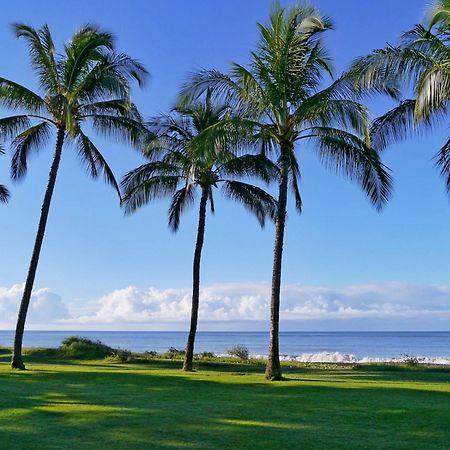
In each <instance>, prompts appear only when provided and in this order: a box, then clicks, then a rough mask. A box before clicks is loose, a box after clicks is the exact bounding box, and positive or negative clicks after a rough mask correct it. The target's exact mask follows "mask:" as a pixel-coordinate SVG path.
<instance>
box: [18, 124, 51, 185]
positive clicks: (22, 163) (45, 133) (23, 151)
mask: <svg viewBox="0 0 450 450" xmlns="http://www.w3.org/2000/svg"><path fill="white" fill-rule="evenodd" d="M50 133H51V129H50V125H49V124H48V122H41V123H39V124H37V125H34V126H32V127H30V128H28V129H27V130H25V131H22V133H20V134H19V135H17V136H16V138H15V139H14V140H13V141H12V144H11V145H12V148H13V156H12V158H11V177H12V179H13V180H19V179H20V178H22V177H23V176H25V174H26V173H27V164H28V158H29V156H30V155H31V154H32V153H33V152H38V151H39V150H40V149H41V148H42V146H43V145H45V144H46V143H47V142H48V140H49V138H50Z"/></svg>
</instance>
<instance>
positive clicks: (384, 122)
mask: <svg viewBox="0 0 450 450" xmlns="http://www.w3.org/2000/svg"><path fill="white" fill-rule="evenodd" d="M449 18H450V2H449V1H448V0H442V1H440V2H437V3H436V4H435V5H434V6H433V7H432V8H431V9H430V10H429V22H428V23H427V24H425V26H424V25H420V24H418V25H415V26H414V27H413V28H412V29H411V30H410V31H408V32H406V33H404V34H403V35H402V36H401V39H400V42H399V44H398V45H397V46H391V45H388V46H387V47H385V48H382V49H378V50H375V51H374V52H373V53H372V54H370V55H368V56H364V57H362V58H358V59H357V60H356V61H355V62H354V63H353V65H352V67H351V68H350V70H349V72H348V74H347V77H348V79H349V80H352V82H353V83H354V85H355V86H356V87H358V88H360V89H362V90H365V89H371V88H373V87H374V86H377V87H378V88H379V89H380V90H382V89H383V88H384V87H385V86H393V85H397V87H398V88H403V91H404V92H408V93H409V92H413V93H414V95H413V96H411V97H413V98H406V99H403V100H402V101H400V102H399V104H398V105H397V106H396V107H394V108H393V109H392V110H390V111H388V112H387V113H385V114H383V115H382V116H381V117H379V118H377V119H376V120H375V121H374V122H373V124H372V127H371V135H372V142H373V143H374V144H375V145H376V146H377V147H378V148H379V149H384V148H386V147H388V146H389V145H390V144H392V143H393V142H395V141H398V140H402V139H405V138H407V137H409V136H411V135H413V134H415V133H419V132H422V131H426V130H427V129H431V128H432V127H434V126H435V125H438V124H441V123H442V122H445V121H447V120H448V112H449V106H450V70H449V67H450V19H449ZM435 161H436V166H437V167H438V169H439V170H440V173H441V175H442V176H443V177H444V179H445V181H446V188H447V191H448V193H449V194H450V138H449V139H448V140H447V142H446V143H445V144H444V145H443V146H442V148H441V149H440V150H439V151H438V153H437V154H436V156H435Z"/></svg>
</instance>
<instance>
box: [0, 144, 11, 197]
mask: <svg viewBox="0 0 450 450" xmlns="http://www.w3.org/2000/svg"><path fill="white" fill-rule="evenodd" d="M4 153H5V152H4V150H3V147H2V146H0V155H3V154H4ZM8 199H9V191H8V189H6V187H5V186H3V184H0V202H1V203H6V202H7V201H8Z"/></svg>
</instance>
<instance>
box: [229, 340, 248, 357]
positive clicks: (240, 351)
mask: <svg viewBox="0 0 450 450" xmlns="http://www.w3.org/2000/svg"><path fill="white" fill-rule="evenodd" d="M227 353H228V354H229V355H231V356H236V357H237V358H239V359H240V360H241V361H248V358H249V355H250V352H249V350H248V347H246V346H245V345H241V344H239V345H235V346H234V347H232V348H230V349H228V350H227Z"/></svg>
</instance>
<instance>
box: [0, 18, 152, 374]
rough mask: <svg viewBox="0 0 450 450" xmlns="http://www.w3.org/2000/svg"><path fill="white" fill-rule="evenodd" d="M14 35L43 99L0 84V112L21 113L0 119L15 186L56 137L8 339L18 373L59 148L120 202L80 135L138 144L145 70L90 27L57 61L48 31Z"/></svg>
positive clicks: (104, 167) (102, 163)
mask: <svg viewBox="0 0 450 450" xmlns="http://www.w3.org/2000/svg"><path fill="white" fill-rule="evenodd" d="M14 30H15V33H16V36H17V37H18V38H23V39H25V41H26V43H27V45H28V49H29V54H30V57H31V66H32V68H33V70H34V72H35V74H36V75H37V77H38V81H39V88H40V91H41V94H39V93H36V92H33V91H31V90H30V89H27V88H26V87H24V86H22V85H20V84H18V83H15V82H14V81H11V80H7V79H5V78H0V105H2V106H4V107H6V108H9V109H12V110H16V111H18V112H19V113H20V114H18V115H14V116H10V117H5V118H3V119H0V129H1V130H2V137H3V138H4V139H11V140H12V150H13V156H12V162H11V173H12V178H13V180H19V179H20V178H22V177H24V176H25V174H26V172H27V163H28V157H29V156H30V155H31V154H32V153H33V152H37V151H39V150H40V149H42V147H44V146H45V145H46V144H47V142H48V141H49V140H50V137H51V134H52V131H53V130H54V131H55V132H56V144H55V150H54V155H53V161H52V164H51V169H50V173H49V177H48V184H47V189H46V191H45V196H44V200H43V203H42V209H41V215H40V219H39V226H38V231H37V234H36V240H35V243H34V248H33V253H32V257H31V262H30V266H29V270H28V275H27V278H26V282H25V287H24V293H23V297H22V301H21V304H20V310H19V315H18V320H17V327H16V334H15V339H14V354H13V358H12V363H11V364H12V366H13V367H15V368H19V369H23V368H25V366H24V363H23V360H22V339H23V331H24V326H25V320H26V315H27V310H28V306H29V302H30V296H31V292H32V288H33V283H34V279H35V275H36V269H37V265H38V260H39V254H40V251H41V246H42V241H43V238H44V233H45V227H46V223H47V217H48V213H49V209H50V203H51V199H52V195H53V189H54V187H55V182H56V176H57V173H58V168H59V164H60V159H61V154H62V150H63V146H64V144H66V143H70V144H72V146H73V147H74V148H75V149H76V151H77V154H78V157H79V159H80V160H81V163H82V164H83V165H84V166H85V167H86V169H87V171H88V173H89V174H90V175H91V176H92V177H98V176H99V175H103V176H104V178H105V180H106V182H108V183H109V184H111V185H112V186H113V187H114V188H115V189H116V191H117V193H118V194H119V195H120V189H119V187H118V185H117V182H116V180H115V178H114V175H113V172H112V170H111V168H110V167H109V165H108V164H107V162H106V160H105V158H104V157H103V155H102V154H101V152H100V150H99V149H98V148H97V147H96V146H95V144H94V143H93V142H92V141H91V139H90V138H89V137H88V136H87V135H86V134H85V133H84V131H83V128H84V124H85V123H86V125H89V126H91V127H92V128H93V129H94V130H95V131H97V132H98V133H100V134H102V135H105V136H108V137H111V138H112V139H114V140H116V141H122V142H126V143H136V144H137V143H138V141H139V136H140V134H141V133H142V131H143V126H142V125H141V122H140V117H139V114H138V112H137V110H136V107H135V106H134V105H133V104H132V103H131V101H130V81H131V80H132V79H134V80H136V81H137V82H138V83H139V84H142V83H143V81H144V78H145V75H146V70H145V69H144V68H143V67H142V65H141V64H139V63H138V62H137V61H135V60H133V59H131V58H130V57H128V56H126V55H124V54H121V53H115V52H114V48H115V45H114V39H113V36H112V35H111V34H110V33H108V32H105V31H103V30H101V29H99V28H98V27H96V26H93V25H86V26H83V27H82V28H80V29H79V30H78V31H77V32H76V33H75V34H74V35H73V37H72V39H71V41H70V42H68V43H67V44H66V45H65V46H64V50H63V53H62V54H57V53H56V51H55V46H54V43H53V40H52V36H51V34H50V30H49V28H48V26H47V25H44V26H43V27H42V28H41V29H34V28H32V27H30V26H27V25H23V24H15V25H14Z"/></svg>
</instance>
